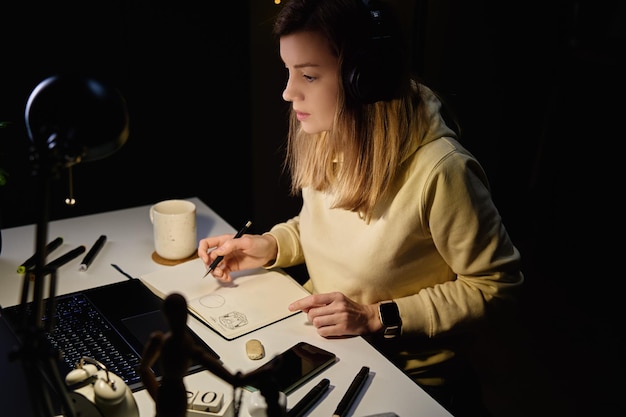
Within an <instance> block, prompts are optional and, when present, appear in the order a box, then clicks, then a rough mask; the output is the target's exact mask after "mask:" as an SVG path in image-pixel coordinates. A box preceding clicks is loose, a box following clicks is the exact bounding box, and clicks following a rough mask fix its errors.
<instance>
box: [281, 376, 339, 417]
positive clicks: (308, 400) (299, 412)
mask: <svg viewBox="0 0 626 417" xmlns="http://www.w3.org/2000/svg"><path fill="white" fill-rule="evenodd" d="M329 386H330V381H329V380H328V378H324V379H322V380H321V381H320V382H319V383H318V384H317V385H316V386H314V387H313V388H311V391H309V392H307V393H306V395H305V396H304V397H302V399H301V400H300V401H298V402H297V403H296V405H294V406H293V407H292V408H291V410H289V411H288V412H287V417H302V416H303V415H304V414H305V413H306V412H308V411H309V410H310V409H311V408H313V406H314V405H315V403H316V402H317V400H319V399H320V397H321V396H322V395H324V392H326V390H327V389H328V387H329Z"/></svg>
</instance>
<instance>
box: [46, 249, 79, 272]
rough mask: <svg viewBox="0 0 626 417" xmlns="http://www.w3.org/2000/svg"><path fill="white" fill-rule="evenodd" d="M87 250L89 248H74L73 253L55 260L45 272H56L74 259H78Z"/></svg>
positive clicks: (47, 266)
mask: <svg viewBox="0 0 626 417" xmlns="http://www.w3.org/2000/svg"><path fill="white" fill-rule="evenodd" d="M86 250H87V248H85V246H84V245H81V246H79V247H77V248H74V249H72V250H71V251H69V252H67V253H65V254H64V255H61V256H59V257H58V258H56V259H55V260H53V261H50V262H48V264H47V265H46V266H45V267H44V270H45V271H46V272H52V271H54V270H56V269H57V268H59V267H61V266H63V265H65V264H66V263H68V262H69V261H71V260H72V259H74V258H76V257H77V256H78V255H80V254H81V253H83V252H85V251H86Z"/></svg>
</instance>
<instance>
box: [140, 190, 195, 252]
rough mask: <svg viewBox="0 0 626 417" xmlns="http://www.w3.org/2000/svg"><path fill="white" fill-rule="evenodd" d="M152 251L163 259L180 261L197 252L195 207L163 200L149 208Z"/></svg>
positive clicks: (188, 203) (177, 201)
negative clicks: (152, 234) (152, 241)
mask: <svg viewBox="0 0 626 417" xmlns="http://www.w3.org/2000/svg"><path fill="white" fill-rule="evenodd" d="M150 221H151V222H152V228H153V230H154V249H155V250H156V253H157V255H159V256H160V257H161V258H163V259H168V260H180V259H185V258H188V257H190V256H191V255H193V254H194V253H195V252H196V250H197V245H198V242H197V240H196V205H195V204H194V203H192V202H191V201H187V200H165V201H161V202H159V203H156V204H154V205H153V206H151V207H150Z"/></svg>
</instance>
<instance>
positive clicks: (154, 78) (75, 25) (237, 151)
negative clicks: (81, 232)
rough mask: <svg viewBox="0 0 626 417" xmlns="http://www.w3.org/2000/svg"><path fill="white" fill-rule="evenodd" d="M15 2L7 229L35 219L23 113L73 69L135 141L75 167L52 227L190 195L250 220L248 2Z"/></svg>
mask: <svg viewBox="0 0 626 417" xmlns="http://www.w3.org/2000/svg"><path fill="white" fill-rule="evenodd" d="M12 3H13V4H9V5H5V6H3V24H2V25H1V26H0V38H1V39H3V42H2V60H1V61H2V64H1V65H0V71H1V76H0V121H8V122H10V124H9V125H8V127H5V128H3V129H0V141H1V142H0V164H2V165H1V166H2V167H4V168H5V169H6V170H7V171H8V172H9V175H10V176H9V182H8V184H7V185H6V186H5V187H3V188H2V189H0V192H1V193H2V194H1V196H2V210H1V212H2V218H3V227H10V226H15V225H21V224H27V223H32V222H34V221H35V219H36V218H37V216H39V209H38V208H36V207H34V205H35V202H36V201H37V200H36V199H35V196H34V195H33V194H34V192H33V183H35V182H36V181H39V179H38V178H34V177H33V176H32V175H31V172H30V171H31V170H30V166H29V162H28V139H27V136H26V133H25V127H24V117H23V114H24V108H25V104H26V100H27V98H28V96H29V94H30V92H31V91H32V89H33V88H34V87H35V86H36V85H37V84H38V83H39V82H41V81H42V80H43V79H45V78H47V77H49V76H51V75H54V74H56V73H61V72H66V71H71V72H80V73H84V74H88V75H92V76H94V77H96V78H100V79H102V80H103V81H105V82H108V83H110V84H112V85H114V86H116V87H117V88H118V89H119V90H120V92H121V93H122V95H123V96H124V97H125V99H126V101H127V104H128V109H129V119H130V135H129V139H128V141H127V143H126V145H125V146H124V147H123V148H122V149H121V150H120V151H118V152H117V153H116V154H114V155H112V156H111V157H109V158H107V159H103V160H98V161H91V162H88V163H83V164H78V165H76V166H75V167H74V168H73V173H72V176H73V179H74V186H73V189H74V194H75V198H76V200H77V204H76V205H75V206H73V207H67V206H65V204H64V203H63V201H64V199H65V197H66V196H67V193H68V182H67V178H68V172H67V171H63V172H61V174H60V178H59V179H58V180H54V181H51V202H50V215H51V218H52V219H55V218H63V217H69V216H75V215H80V214H86V213H92V212H98V211H104V210H113V209H118V208H124V207H129V206H136V205H143V204H149V203H152V202H155V201H158V200H160V199H164V198H175V197H190V196H198V197H200V198H201V199H202V200H203V201H205V202H206V203H207V204H208V205H210V206H211V207H212V208H213V209H215V210H216V211H217V212H218V213H219V214H221V215H222V216H223V217H224V218H225V219H226V220H227V221H229V222H230V223H232V224H239V223H242V222H243V221H244V220H245V219H247V218H248V216H251V215H252V214H253V213H252V212H253V207H252V198H251V196H252V188H251V180H250V178H251V177H252V171H251V163H250V161H251V157H250V151H249V149H250V146H251V124H250V117H249V114H250V93H249V92H250V70H249V66H250V65H249V64H250V63H249V47H250V45H249V41H248V38H249V24H248V19H247V16H248V15H249V9H248V4H247V2H245V1H238V2H212V3H211V5H210V7H205V6H203V5H202V4H201V3H198V2H192V1H182V2H165V1H147V2H143V1H139V0H131V1H123V0H118V1H112V2H111V1H89V2H78V1H56V2H44V1H41V2H40V1H37V0H27V1H20V2H17V1H13V2H12ZM8 22H10V23H11V24H8V25H7V23H8ZM225 24H227V25H229V30H227V31H225V30H223V28H224V25H225Z"/></svg>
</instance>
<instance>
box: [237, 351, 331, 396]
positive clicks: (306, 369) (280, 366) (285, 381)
mask: <svg viewBox="0 0 626 417" xmlns="http://www.w3.org/2000/svg"><path fill="white" fill-rule="evenodd" d="M336 359H337V358H336V356H335V354H334V353H332V352H329V351H327V350H324V349H322V348H319V347H317V346H314V345H312V344H310V343H306V342H298V343H296V344H295V345H293V346H292V347H290V348H289V349H287V350H286V351H284V352H283V353H281V354H279V355H277V356H276V357H274V358H273V359H272V360H270V361H269V362H267V363H265V364H264V365H261V366H260V367H259V368H258V369H259V370H268V372H271V373H272V374H273V376H274V378H275V381H276V384H277V385H278V387H277V388H278V390H279V391H282V392H284V393H285V394H286V395H287V394H289V393H290V392H292V391H294V390H295V389H296V388H298V387H299V386H300V385H302V384H304V383H305V382H306V381H307V380H309V379H310V378H312V377H313V376H314V375H315V374H317V373H319V372H321V371H322V370H323V369H325V368H327V367H328V366H330V365H332V364H333V363H335V361H336ZM272 368H273V369H272ZM270 369H271V370H270ZM246 388H247V389H249V390H250V391H255V390H256V389H257V388H255V387H251V386H247V387H246Z"/></svg>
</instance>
